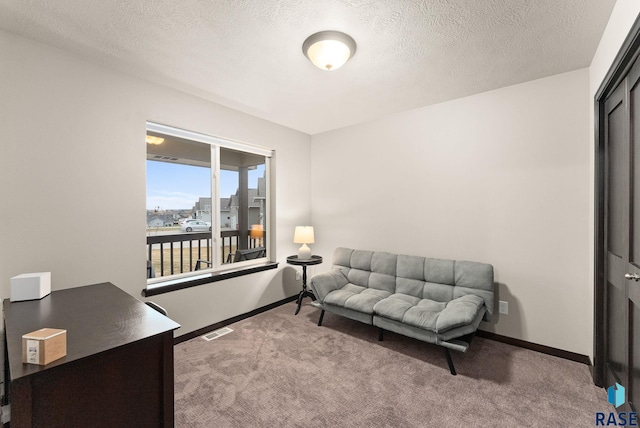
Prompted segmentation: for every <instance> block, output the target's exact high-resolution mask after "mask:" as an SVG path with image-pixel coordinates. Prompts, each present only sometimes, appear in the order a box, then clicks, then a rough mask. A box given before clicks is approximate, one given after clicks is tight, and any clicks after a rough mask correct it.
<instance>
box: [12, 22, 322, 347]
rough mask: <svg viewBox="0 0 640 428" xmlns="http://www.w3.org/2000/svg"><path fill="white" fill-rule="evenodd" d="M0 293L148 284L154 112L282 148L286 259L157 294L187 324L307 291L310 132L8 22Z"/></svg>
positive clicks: (185, 327) (134, 289)
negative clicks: (28, 279) (40, 39)
mask: <svg viewBox="0 0 640 428" xmlns="http://www.w3.org/2000/svg"><path fill="white" fill-rule="evenodd" d="M0 52H1V56H2V61H1V63H0V100H2V102H0V129H2V137H1V138H0V148H1V150H0V183H2V186H0V189H1V190H0V192H1V193H0V201H2V208H1V209H0V243H1V244H0V260H1V262H0V297H4V298H6V297H8V296H9V278H10V277H12V276H14V275H17V274H20V273H25V272H39V271H51V272H52V286H53V288H54V289H64V288H69V287H77V286H81V285H86V284H92V283H98V282H104V281H109V282H112V283H114V284H116V285H117V286H118V287H120V288H122V289H124V290H125V291H127V292H128V293H130V294H131V295H133V296H135V297H137V298H140V299H142V297H141V295H140V293H141V290H142V289H143V288H144V287H145V284H146V268H145V266H146V254H145V247H146V232H145V226H146V203H145V194H146V190H145V163H146V146H145V138H144V136H145V132H146V131H145V121H147V120H151V121H154V122H158V123H164V124H168V125H172V126H176V127H180V128H184V129H188V130H192V131H197V132H201V133H205V134H210V135H214V136H221V137H226V138H231V139H235V140H239V141H244V142H247V143H251V144H257V145H261V146H265V147H268V148H272V149H275V151H276V157H275V164H276V170H275V175H276V180H277V185H276V189H275V198H276V230H275V231H273V230H272V231H270V232H271V237H272V238H275V239H276V248H277V259H278V261H280V267H279V269H277V270H270V271H266V272H262V273H258V274H253V275H248V276H243V277H240V278H236V279H232V280H228V281H222V282H217V283H213V284H208V285H202V286H199V287H194V288H190V289H187V290H182V291H176V292H172V293H168V294H164V295H160V296H155V297H153V299H152V300H154V301H156V302H158V303H159V304H161V305H163V306H165V307H166V308H167V309H168V311H169V313H170V315H171V317H172V318H173V319H175V320H176V321H177V322H178V323H180V324H182V328H181V329H180V330H178V331H177V333H176V334H177V335H182V334H185V333H188V332H190V331H193V330H195V329H198V328H201V327H205V326H207V325H210V324H213V323H215V322H218V321H221V320H224V319H228V318H230V317H233V316H236V315H239V314H242V313H246V312H248V311H251V310H253V309H255V308H258V307H261V306H264V305H267V304H269V303H272V302H275V301H278V300H281V299H283V298H285V297H288V296H292V295H294V294H296V293H297V292H298V291H299V287H300V285H299V283H296V282H295V276H294V269H293V268H292V267H290V266H287V265H286V263H285V258H286V256H287V255H289V254H293V253H295V250H296V245H295V244H293V243H292V239H291V238H292V236H293V228H294V226H295V225H297V224H305V223H308V222H309V220H310V204H311V202H310V197H309V192H308V189H309V183H310V180H309V176H308V170H309V163H310V157H309V154H310V137H309V136H308V135H306V134H303V133H300V132H296V131H293V130H290V129H287V128H284V127H282V126H278V125H275V124H273V123H270V122H267V121H264V120H261V119H257V118H255V117H252V116H249V115H246V114H243V113H240V112H237V111H234V110H231V109H228V108H225V107H222V106H219V105H216V104H213V103H210V102H207V101H204V100H202V99H199V98H196V97H193V96H190V95H186V94H184V93H180V92H178V91H174V90H170V89H167V88H164V87H161V86H158V85H154V84H151V83H148V82H145V81H142V80H139V79H136V78H132V77H129V76H127V75H124V74H121V73H119V72H115V71H110V70H108V69H105V68H104V67H100V66H96V65H93V64H90V63H88V62H85V61H83V60H81V59H79V58H77V57H75V56H72V55H70V54H67V53H65V52H62V51H59V50H57V49H53V48H50V47H47V46H45V45H42V44H37V43H33V42H31V41H28V40H26V39H23V38H20V37H17V36H15V35H12V34H9V33H6V32H1V31H0Z"/></svg>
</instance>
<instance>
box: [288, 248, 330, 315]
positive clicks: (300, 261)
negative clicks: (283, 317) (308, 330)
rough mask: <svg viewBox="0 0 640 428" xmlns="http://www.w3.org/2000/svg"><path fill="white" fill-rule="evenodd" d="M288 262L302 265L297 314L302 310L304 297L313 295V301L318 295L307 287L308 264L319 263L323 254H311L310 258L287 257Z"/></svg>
mask: <svg viewBox="0 0 640 428" xmlns="http://www.w3.org/2000/svg"><path fill="white" fill-rule="evenodd" d="M287 263H289V264H290V265H295V266H302V291H301V292H300V294H299V295H298V309H296V313H295V315H298V312H300V306H302V299H304V298H305V297H311V299H312V300H313V301H315V300H316V296H314V295H313V291H311V290H308V289H307V266H311V265H319V264H320V263H322V257H321V256H311V258H310V259H299V258H298V256H289V257H287Z"/></svg>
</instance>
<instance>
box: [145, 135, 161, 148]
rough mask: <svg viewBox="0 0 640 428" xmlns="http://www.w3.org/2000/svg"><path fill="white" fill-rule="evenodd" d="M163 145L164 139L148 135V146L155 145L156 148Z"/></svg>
mask: <svg viewBox="0 0 640 428" xmlns="http://www.w3.org/2000/svg"><path fill="white" fill-rule="evenodd" d="M162 143H164V138H162V137H155V136H153V135H147V144H153V145H154V146H157V145H160V144H162Z"/></svg>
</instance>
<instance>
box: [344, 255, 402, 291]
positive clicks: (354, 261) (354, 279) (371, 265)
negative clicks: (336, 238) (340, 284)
mask: <svg viewBox="0 0 640 428" xmlns="http://www.w3.org/2000/svg"><path fill="white" fill-rule="evenodd" d="M397 257H398V256H397V255H395V254H390V253H385V252H381V251H377V252H373V251H363V250H352V249H349V248H337V249H336V250H335V252H334V254H333V266H334V267H335V268H339V269H340V270H342V272H343V273H344V275H345V277H347V279H348V280H349V282H350V283H352V284H355V285H359V286H361V287H368V288H373V289H377V290H384V291H388V292H389V293H395V289H396V264H397V261H396V259H397Z"/></svg>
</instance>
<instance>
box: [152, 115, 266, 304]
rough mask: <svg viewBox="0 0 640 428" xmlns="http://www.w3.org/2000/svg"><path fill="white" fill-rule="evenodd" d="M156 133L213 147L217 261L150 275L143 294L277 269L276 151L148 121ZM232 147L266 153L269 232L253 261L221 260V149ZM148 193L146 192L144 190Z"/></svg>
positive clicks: (213, 251) (213, 246) (213, 253)
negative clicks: (274, 241)
mask: <svg viewBox="0 0 640 428" xmlns="http://www.w3.org/2000/svg"><path fill="white" fill-rule="evenodd" d="M149 132H153V133H159V134H164V135H168V136H172V137H177V138H181V139H186V140H191V141H195V142H199V143H204V144H208V145H209V146H210V147H211V166H210V169H211V195H210V196H211V224H212V225H216V226H215V227H214V228H213V229H212V231H211V257H212V261H215V263H213V264H212V265H211V267H208V268H205V269H200V270H198V271H190V272H184V273H179V274H174V275H167V276H163V277H158V278H147V284H146V287H145V288H144V289H143V290H142V294H143V296H153V295H157V294H162V293H166V292H170V291H175V290H180V289H184V288H189V287H193V286H197V285H201V284H208V283H211V282H216V281H220V280H224V279H229V278H234V277H237V276H242V275H247V274H251V273H255V272H260V271H263V270H268V269H274V268H277V266H278V263H277V262H273V261H271V260H273V258H272V253H273V251H272V240H271V238H272V236H273V235H274V234H273V232H272V230H273V227H272V225H273V224H274V222H273V221H272V218H273V217H274V216H273V211H272V207H273V201H272V197H273V193H272V191H271V188H272V185H273V184H272V182H271V180H272V173H271V168H272V165H273V164H272V158H273V156H274V155H275V151H274V150H272V149H268V148H265V147H260V146H256V145H253V144H248V143H244V142H240V141H235V140H231V139H227V138H222V137H215V136H211V135H207V134H203V133H199V132H195V131H188V130H185V129H182V128H177V127H174V126H169V125H163V124H160V123H156V122H151V121H147V122H146V133H149ZM221 148H225V149H230V150H235V151H240V152H245V153H250V154H253V155H258V156H263V157H264V159H265V176H264V178H265V191H266V197H265V199H266V200H265V210H264V213H265V217H266V219H265V220H264V228H265V230H266V231H267V234H266V236H265V237H264V248H265V254H266V255H265V257H261V258H258V259H253V260H246V261H241V262H235V263H230V264H229V263H222V262H221V259H220V249H219V248H218V247H219V246H220V245H221V244H222V239H221V230H220V229H221V228H220V224H221V223H220V221H221V218H220V216H221V215H220V208H221V207H220V187H219V184H220V183H219V180H220V149H221ZM145 193H146V192H145Z"/></svg>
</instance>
